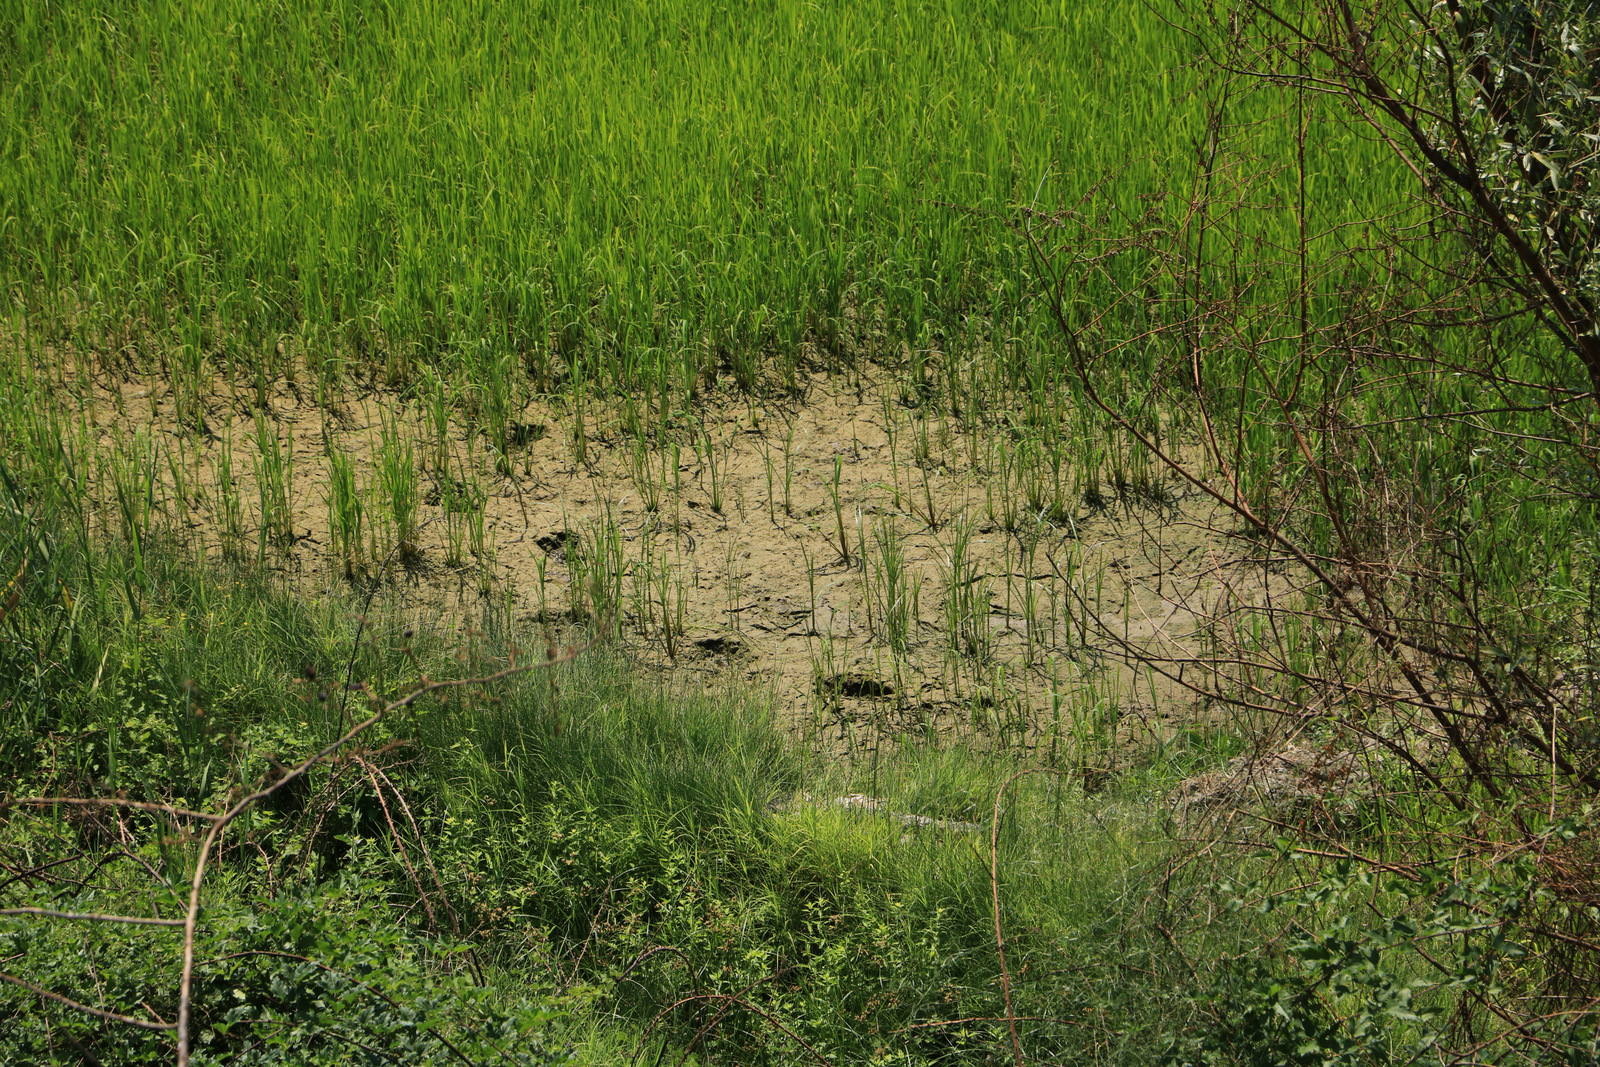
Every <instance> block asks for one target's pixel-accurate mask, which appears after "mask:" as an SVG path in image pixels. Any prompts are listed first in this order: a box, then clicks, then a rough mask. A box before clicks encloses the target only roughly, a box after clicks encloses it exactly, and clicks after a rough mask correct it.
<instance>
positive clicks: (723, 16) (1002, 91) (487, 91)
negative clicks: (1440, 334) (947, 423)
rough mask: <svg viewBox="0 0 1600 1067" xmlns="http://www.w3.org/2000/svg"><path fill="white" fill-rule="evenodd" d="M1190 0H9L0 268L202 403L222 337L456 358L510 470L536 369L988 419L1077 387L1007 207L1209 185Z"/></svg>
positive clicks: (1377, 180) (77, 338) (317, 373)
mask: <svg viewBox="0 0 1600 1067" xmlns="http://www.w3.org/2000/svg"><path fill="white" fill-rule="evenodd" d="M1165 13H1166V12H1165V9H1164V7H1163V5H1159V4H1158V5H1156V7H1155V8H1151V7H1149V6H1147V5H1145V4H1144V3H1141V2H1137V0H1117V2H1114V3H1109V4H1103V5H1076V6H1074V5H1068V6H1061V5H1058V4H1054V3H1047V2H1044V0H1026V2H1022V3H1013V4H990V3H980V2H977V0H942V2H927V3H912V2H906V0H872V2H869V3H863V4H843V3H827V4H822V5H813V4H802V3H799V2H795V0H780V2H775V3H771V4H766V5H758V6H756V7H753V8H752V7H746V6H744V5H719V4H701V3H683V2H677V0H674V2H669V3H666V4H645V3H627V4H624V5H621V6H620V7H614V8H605V9H602V8H595V7H592V6H589V5H582V4H578V3H575V2H569V0H549V2H543V3H529V4H513V3H503V2H499V0H473V2H471V3H468V4H467V5H466V6H464V7H462V6H457V7H453V8H451V9H450V10H448V11H446V10H445V9H443V8H440V7H437V6H433V5H425V4H414V3H402V4H399V5H395V6H392V7H386V8H377V7H371V6H368V5H365V4H362V3H358V2H346V0H329V2H326V3H321V4H317V5H313V6H312V7H311V8H309V9H304V10H297V11H296V12H294V13H293V14H291V13H290V12H289V11H288V10H287V9H285V8H282V7H281V6H278V5H275V4H270V3H265V2H261V0H204V2H201V3H197V4H188V5H183V6H182V7H181V8H180V7H169V6H165V5H156V6H154V7H142V6H138V5H124V4H120V3H113V2H106V3H96V4H83V5H77V4H71V5H69V4H61V3H12V4H9V5H7V7H6V9H5V11H4V12H3V14H4V18H3V19H0V21H3V23H4V24H5V25H6V27H7V30H6V32H5V34H4V35H3V37H0V140H3V141H4V142H5V143H6V144H8V145H10V146H12V147H11V148H10V149H9V150H8V152H9V154H10V159H11V161H10V163H9V164H8V165H7V167H6V168H5V169H4V172H3V173H0V218H5V219H7V220H9V221H8V222H7V224H6V225H5V226H4V227H3V228H0V284H3V285H4V287H5V289H6V290H7V291H8V292H10V293H12V294H14V296H15V298H16V299H18V300H20V301H21V302H22V303H21V306H22V308H23V309H24V315H25V317H26V320H27V322H28V324H29V326H30V328H32V329H35V330H38V331H40V332H41V333H42V335H44V336H47V337H49V338H51V339H64V340H69V341H71V342H72V343H73V344H75V345H77V346H78V347H79V348H81V349H82V350H85V351H98V352H100V353H102V354H104V355H106V356H107V357H109V356H110V354H111V353H113V352H115V353H119V354H122V353H132V354H133V355H132V357H131V358H132V359H133V360H134V361H135V362H137V363H143V364H145V365H147V366H157V365H159V366H160V367H162V368H163V369H164V368H166V367H168V366H169V365H170V366H173V368H174V372H175V373H178V374H179V375H180V377H181V379H182V381H183V382H185V383H191V384H186V385H184V386H183V388H184V389H185V390H187V392H186V393H185V394H184V395H185V396H188V395H189V394H192V393H193V392H194V390H195V388H197V386H196V385H194V384H192V383H194V382H195V381H196V380H197V377H198V376H199V375H201V374H202V373H203V371H204V367H203V363H204V361H205V360H206V359H209V360H210V361H211V363H212V365H213V366H214V367H215V368H218V369H220V370H221V371H222V372H223V373H225V374H226V375H227V376H228V377H229V378H230V379H235V378H237V379H240V380H242V382H243V384H245V385H246V386H247V387H248V386H251V385H252V384H253V385H254V387H255V388H256V389H257V390H258V399H264V398H265V388H266V383H267V382H269V381H276V380H279V379H282V378H289V377H293V376H294V375H295V373H296V368H297V367H299V366H302V365H304V366H305V367H307V368H308V369H309V370H311V371H312V372H313V377H315V378H317V380H318V381H319V382H320V381H322V380H323V379H325V378H327V379H328V380H330V381H331V380H332V379H331V378H328V376H329V375H332V376H333V377H334V378H337V377H338V376H340V375H343V374H347V373H352V372H354V373H365V374H369V375H371V376H373V377H375V378H377V379H379V380H390V381H397V380H409V379H410V378H412V377H413V376H414V375H415V374H416V373H417V363H418V361H419V360H421V361H423V362H425V363H429V364H435V365H441V366H445V367H449V368H451V369H453V370H458V371H460V372H461V374H462V376H463V379H464V380H466V381H468V382H472V383H475V386H476V388H478V389H479V391H480V394H481V398H482V402H483V406H484V420H485V427H486V429H487V430H488V432H489V436H490V445H491V448H492V449H494V450H495V451H496V453H497V463H499V464H501V465H502V466H504V465H505V462H506V460H505V446H506V420H507V405H508V404H509V403H511V402H512V401H513V400H514V396H515V394H514V392H513V391H511V390H510V385H509V381H510V379H509V375H510V373H511V371H512V370H513V368H515V369H517V370H518V371H519V372H520V375H521V376H522V378H524V379H526V380H527V381H529V382H530V383H532V385H533V387H534V388H535V389H536V390H549V389H553V388H557V387H560V386H561V385H562V384H563V383H567V382H569V381H570V380H571V378H572V376H573V375H574V374H575V372H576V368H575V364H574V362H573V361H574V360H575V359H577V358H578V357H579V356H580V355H581V357H582V361H583V371H582V374H583V376H584V378H585V379H586V381H587V383H588V386H589V387H592V388H597V389H607V388H619V387H620V388H623V389H641V388H643V387H644V385H645V383H647V382H649V383H652V384H651V388H652V389H658V390H659V395H660V398H661V404H662V406H663V408H665V407H667V406H668V400H667V394H668V392H669V391H671V392H674V393H675V394H677V395H679V396H681V397H683V398H685V399H692V398H693V397H694V396H695V395H697V393H698V391H699V389H700V388H701V381H702V378H703V377H704V376H705V375H707V374H710V375H715V374H716V373H718V370H719V368H725V369H726V371H727V372H728V373H731V374H732V376H733V378H734V379H735V380H736V381H737V382H739V383H742V384H744V385H746V386H751V387H754V386H756V385H758V384H759V383H761V382H763V381H777V382H782V381H784V380H792V379H793V377H794V375H795V373H796V371H797V368H798V366H799V362H800V361H801V359H802V358H803V349H802V342H810V343H811V344H812V345H813V346H814V352H815V358H816V359H819V360H821V361H823V362H825V363H829V364H832V365H836V366H837V365H839V363H840V361H848V360H849V359H851V358H853V357H854V356H855V355H857V354H861V353H866V354H871V353H879V354H885V355H888V356H890V357H892V358H895V359H899V358H900V356H901V354H902V352H904V353H906V354H907V355H908V356H909V363H908V368H909V377H910V378H911V379H912V380H913V381H914V382H915V384H916V387H917V388H918V389H923V388H929V387H935V386H937V388H938V391H940V392H945V393H949V394H951V395H954V394H955V393H957V392H959V393H960V394H961V395H962V397H963V399H962V401H961V408H962V409H963V410H966V409H967V408H973V409H974V410H976V408H975V407H974V406H975V405H981V403H982V400H983V397H984V396H985V395H986V394H989V393H991V392H992V390H993V383H995V382H1004V381H1014V382H1022V381H1028V380H1031V381H1033V382H1034V383H1036V384H1043V383H1045V382H1048V381H1050V380H1052V379H1053V378H1055V377H1059V367H1058V366H1057V367H1056V369H1055V370H1054V371H1053V370H1052V367H1053V366H1056V365H1055V364H1054V363H1053V362H1052V361H1053V360H1054V359H1055V358H1056V357H1053V356H1051V355H1050V354H1049V350H1050V348H1051V347H1052V346H1051V345H1050V344H1049V343H1048V336H1049V333H1050V328H1049V324H1048V322H1047V320H1046V319H1045V318H1044V317H1043V316H1042V315H1041V314H1040V309H1038V308H1037V307H1036V306H1035V302H1034V298H1035V288H1034V287H1035V279H1034V278H1033V277H1032V274H1031V269H1030V267H1029V263H1028V258H1027V254H1026V252H1025V250H1023V249H1022V248H1020V247H1019V245H1018V243H1017V242H1016V241H1015V240H1013V239H1011V237H1010V236H1009V235H1008V234H1006V233H1005V231H1004V230H1003V229H1002V228H999V227H996V226H995V225H994V224H993V222H992V221H991V220H990V219H987V218H985V217H984V216H983V214H982V213H983V212H985V211H993V210H1010V209H1013V208H1015V207H1018V206H1027V205H1037V206H1040V207H1057V206H1065V205H1070V204H1073V203H1075V202H1077V201H1078V199H1079V198H1080V197H1081V196H1082V195H1083V194H1084V193H1085V192H1086V191H1088V190H1089V189H1091V188H1094V187H1095V186H1097V185H1098V184H1099V183H1101V182H1102V181H1103V180H1105V179H1106V178H1107V177H1108V176H1109V175H1113V174H1115V175H1117V176H1118V177H1117V194H1116V196H1117V201H1118V203H1119V205H1121V209H1122V210H1124V211H1129V212H1132V211H1136V210H1137V209H1138V203H1139V201H1138V200H1137V198H1138V197H1139V196H1140V195H1142V194H1146V193H1153V192H1159V191H1161V190H1163V189H1167V188H1173V189H1180V190H1181V189H1183V188H1185V187H1186V185H1187V183H1188V182H1190V180H1191V178H1192V173H1193V163H1192V158H1193V149H1192V142H1193V139H1194V138H1196V137H1197V136H1200V134H1201V133H1202V125H1203V122H1204V114H1203V111H1202V109H1201V108H1200V105H1199V103H1198V102H1197V101H1196V100H1195V99H1194V98H1193V97H1192V93H1193V90H1194V89H1195V86H1196V78H1195V76H1194V75H1193V74H1192V73H1190V72H1189V71H1188V70H1187V69H1186V68H1185V66H1184V53H1183V49H1184V47H1185V41H1184V38H1183V37H1182V36H1181V35H1180V34H1179V33H1178V32H1177V31H1176V30H1175V29H1174V28H1173V27H1172V26H1170V25H1169V24H1168V22H1167V21H1166V19H1165V18H1164V14H1165ZM1253 106H1254V105H1253V103H1252V101H1250V100H1249V99H1242V100H1236V101H1235V102H1234V104H1233V107H1234V108H1235V111H1236V112H1237V114H1236V115H1232V116H1230V118H1236V117H1244V116H1245V115H1247V114H1248V113H1250V111H1251V109H1252V107H1253ZM1322 133H1323V134H1324V140H1323V142H1321V143H1317V144H1314V145H1313V146H1312V165H1313V167H1314V168H1315V173H1314V174H1313V175H1312V177H1313V179H1314V181H1315V182H1316V188H1317V191H1318V193H1319V200H1320V201H1321V202H1325V203H1328V204H1330V205H1334V206H1333V207H1332V208H1331V209H1330V210H1331V211H1332V212H1333V214H1334V215H1335V216H1337V217H1336V218H1330V219H1329V220H1328V221H1329V222H1330V223H1332V222H1338V221H1341V220H1343V219H1345V218H1366V217H1372V216H1371V214H1370V213H1369V214H1362V212H1363V211H1365V210H1367V208H1368V207H1370V206H1371V205H1372V204H1373V203H1374V202H1382V201H1383V200H1384V199H1385V197H1386V196H1387V195H1388V194H1390V193H1391V192H1392V186H1391V185H1390V184H1387V183H1386V181H1387V180H1386V179H1385V177H1384V176H1385V175H1386V174H1387V173H1389V171H1388V169H1386V168H1385V167H1384V166H1381V165H1379V160H1380V158H1381V157H1380V156H1378V155H1377V154H1376V153H1377V150H1376V149H1375V148H1374V147H1373V146H1371V145H1367V144H1362V143H1360V142H1357V141H1354V140H1352V139H1349V138H1345V137H1341V135H1340V134H1339V133H1338V131H1337V130H1336V129H1333V128H1329V129H1327V130H1324V131H1322ZM1279 134H1281V136H1282V137H1283V138H1285V139H1287V138H1288V137H1289V133H1288V131H1287V130H1281V131H1279V130H1276V128H1270V129H1269V130H1268V131H1267V132H1265V133H1261V132H1258V133H1256V134H1253V136H1268V137H1272V136H1278V135H1279ZM1285 143H1287V140H1285ZM1287 187H1288V186H1287V185H1286V186H1285V188H1287ZM1391 198H1392V197H1391ZM974 212H977V214H974ZM1260 225H1261V228H1262V233H1263V235H1264V236H1265V237H1266V238H1267V239H1268V240H1274V241H1277V242H1278V243H1279V244H1287V243H1292V241H1291V238H1292V233H1293V228H1294V224H1293V221H1292V220H1289V219H1285V218H1282V217H1279V216H1276V215H1274V216H1272V217H1271V218H1267V219H1265V220H1264V221H1262V222H1261V224H1260ZM963 351H972V352H982V353H988V354H990V355H991V356H992V357H993V358H985V359H984V360H981V361H980V362H979V363H978V364H971V363H970V361H961V360H953V359H946V358H943V357H947V356H955V355H959V354H960V353H961V352H963ZM118 358H119V359H120V358H124V357H123V356H121V355H119V356H118ZM962 367H965V368H966V369H965V370H961V369H960V368H962ZM321 388H322V387H321V386H319V389H321ZM319 395H320V394H319ZM192 408H193V404H192V403H189V404H187V405H186V407H185V410H186V411H189V410H190V409H192ZM186 417H189V416H186ZM578 447H579V454H580V459H581V453H582V446H581V444H580V445H579V446H578Z"/></svg>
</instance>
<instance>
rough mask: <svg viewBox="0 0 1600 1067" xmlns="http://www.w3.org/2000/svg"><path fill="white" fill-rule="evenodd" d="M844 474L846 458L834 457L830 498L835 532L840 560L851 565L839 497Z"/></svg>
mask: <svg viewBox="0 0 1600 1067" xmlns="http://www.w3.org/2000/svg"><path fill="white" fill-rule="evenodd" d="M843 473H844V457H842V456H834V457H833V478H832V480H831V481H829V482H828V484H827V488H828V498H829V499H830V500H832V501H833V521H834V532H835V534H836V535H837V536H838V538H839V540H838V545H839V558H840V559H841V560H843V561H844V564H845V566H847V567H848V566H849V565H850V541H849V539H848V538H847V537H846V535H845V530H844V505H843V503H842V502H841V500H840V496H839V479H840V477H841V476H842V475H843Z"/></svg>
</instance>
